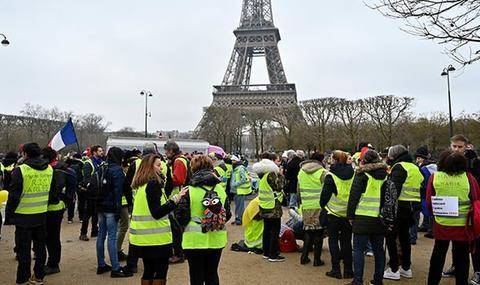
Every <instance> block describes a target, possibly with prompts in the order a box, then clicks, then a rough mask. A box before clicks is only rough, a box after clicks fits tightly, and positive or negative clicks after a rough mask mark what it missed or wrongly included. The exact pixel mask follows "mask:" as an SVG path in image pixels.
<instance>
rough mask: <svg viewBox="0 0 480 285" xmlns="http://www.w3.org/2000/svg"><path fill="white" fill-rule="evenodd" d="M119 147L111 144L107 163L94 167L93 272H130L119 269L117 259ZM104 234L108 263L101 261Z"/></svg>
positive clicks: (115, 274)
mask: <svg viewBox="0 0 480 285" xmlns="http://www.w3.org/2000/svg"><path fill="white" fill-rule="evenodd" d="M122 158H123V151H122V150H121V149H120V148H118V147H112V148H110V150H109V151H108V153H107V165H100V166H99V169H98V171H97V172H98V175H99V178H100V179H99V181H100V183H101V185H98V195H97V204H96V207H97V212H98V226H99V228H98V238H97V260H98V268H97V274H103V273H106V272H108V271H111V273H110V276H111V277H112V278H123V277H130V276H132V274H131V273H130V272H127V271H125V270H123V268H121V267H120V263H119V262H118V250H117V224H118V220H119V219H120V212H121V208H122V205H121V203H122V191H123V183H124V181H125V174H124V173H123V169H122V166H121V165H122ZM107 237H108V241H107V246H108V255H109V257H110V262H111V263H112V265H111V266H110V265H107V264H106V263H105V240H106V239H107Z"/></svg>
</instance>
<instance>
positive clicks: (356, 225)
mask: <svg viewBox="0 0 480 285" xmlns="http://www.w3.org/2000/svg"><path fill="white" fill-rule="evenodd" d="M365 173H368V174H370V175H371V176H372V177H373V178H375V179H385V178H386V177H387V165H386V164H384V163H372V164H366V165H364V166H360V167H359V168H357V169H356V174H355V177H354V179H353V184H352V189H351V190H350V198H349V199H348V209H347V218H348V219H349V220H353V228H352V231H353V232H354V233H356V234H362V235H369V234H372V235H381V234H385V226H384V225H383V223H382V221H381V220H380V218H374V217H367V216H357V215H355V211H356V210H357V206H358V203H359V202H360V198H361V196H362V194H363V193H365V191H366V190H367V182H368V177H367V175H366V174H365ZM385 188H386V184H385V183H384V184H383V185H382V189H381V194H380V207H383V204H384V202H385Z"/></svg>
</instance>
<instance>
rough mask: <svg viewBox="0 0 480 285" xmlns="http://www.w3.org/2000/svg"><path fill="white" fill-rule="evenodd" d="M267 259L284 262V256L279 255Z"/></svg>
mask: <svg viewBox="0 0 480 285" xmlns="http://www.w3.org/2000/svg"><path fill="white" fill-rule="evenodd" d="M268 261H270V262H284V261H285V257H283V256H281V255H279V256H277V257H274V258H269V259H268Z"/></svg>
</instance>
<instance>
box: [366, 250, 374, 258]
mask: <svg viewBox="0 0 480 285" xmlns="http://www.w3.org/2000/svg"><path fill="white" fill-rule="evenodd" d="M365 255H366V256H368V257H372V256H373V251H367V252H366V253H365Z"/></svg>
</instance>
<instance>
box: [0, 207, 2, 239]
mask: <svg viewBox="0 0 480 285" xmlns="http://www.w3.org/2000/svg"><path fill="white" fill-rule="evenodd" d="M2 225H3V217H2V212H1V211H0V238H1V237H2Z"/></svg>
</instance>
